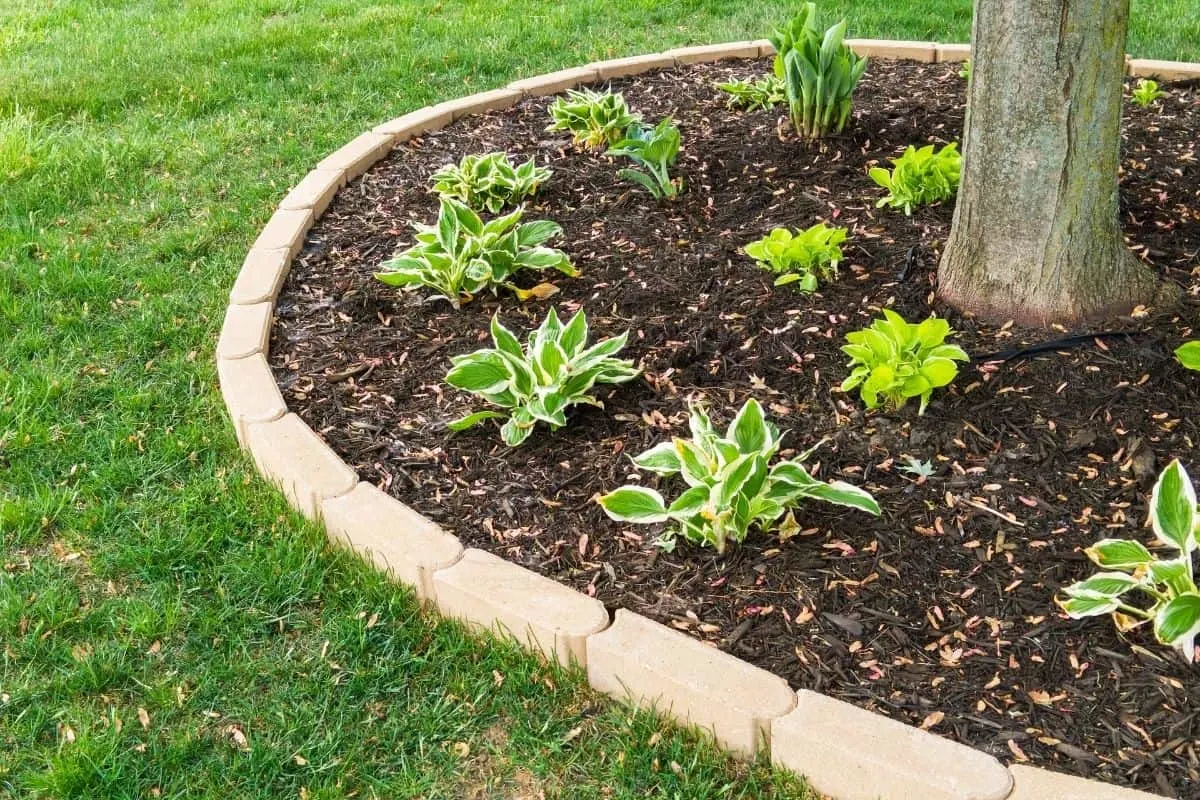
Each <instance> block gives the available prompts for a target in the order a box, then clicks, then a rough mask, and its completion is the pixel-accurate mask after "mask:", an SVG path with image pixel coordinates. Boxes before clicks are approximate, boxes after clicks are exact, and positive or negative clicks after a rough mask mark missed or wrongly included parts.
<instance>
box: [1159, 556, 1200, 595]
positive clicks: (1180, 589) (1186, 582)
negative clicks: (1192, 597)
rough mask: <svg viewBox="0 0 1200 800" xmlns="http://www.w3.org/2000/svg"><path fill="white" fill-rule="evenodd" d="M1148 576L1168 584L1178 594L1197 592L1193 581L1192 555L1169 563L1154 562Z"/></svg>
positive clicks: (1160, 582)
mask: <svg viewBox="0 0 1200 800" xmlns="http://www.w3.org/2000/svg"><path fill="white" fill-rule="evenodd" d="M1148 575H1149V577H1150V580H1152V581H1154V582H1155V583H1159V584H1166V585H1167V587H1168V588H1169V589H1170V590H1171V591H1172V592H1175V593H1176V594H1183V593H1185V592H1195V591H1196V584H1195V582H1194V581H1193V580H1192V557H1191V556H1190V555H1185V556H1181V557H1179V558H1174V559H1171V560H1169V561H1152V562H1150V565H1149V567H1148Z"/></svg>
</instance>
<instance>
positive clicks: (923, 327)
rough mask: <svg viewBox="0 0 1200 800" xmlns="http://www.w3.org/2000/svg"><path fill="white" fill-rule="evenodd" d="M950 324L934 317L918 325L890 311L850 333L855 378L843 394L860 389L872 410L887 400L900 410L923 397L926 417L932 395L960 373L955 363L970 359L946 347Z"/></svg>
mask: <svg viewBox="0 0 1200 800" xmlns="http://www.w3.org/2000/svg"><path fill="white" fill-rule="evenodd" d="M951 332H952V331H951V330H950V325H949V323H947V322H946V320H944V319H938V318H937V317H930V318H929V319H926V320H923V321H922V322H920V323H919V324H914V323H911V322H906V321H905V320H904V317H902V316H900V315H899V314H897V313H896V312H895V311H891V310H890V309H884V310H883V319H877V320H875V321H874V322H872V323H871V327H869V328H863V329H862V330H860V331H852V332H851V333H848V334H846V342H847V344H846V345H845V346H843V347H842V352H843V353H845V354H846V355H848V356H850V364H849V366H850V377H848V378H846V380H845V381H843V382H842V391H843V392H848V391H851V390H852V389H854V388H856V387H858V389H859V396H860V397H861V398H862V400H863V402H864V403H866V406H867V408H877V407H878V406H879V405H880V404H881V403H882V402H883V401H887V403H888V405H890V406H891V407H892V408H900V407H901V406H903V405H904V404H905V403H907V402H908V400H909V398H911V397H919V398H921V409H920V411H919V412H918V413H920V414H924V413H925V407H926V406H927V405H929V398H930V397H932V396H933V390H934V389H937V388H939V387H942V386H945V385H947V384H948V383H950V381H952V380H954V376H955V375H957V374H958V365H957V364H955V363H954V362H956V361H968V360H969V358H968V356H967V354H966V353H965V352H963V349H962V348H961V347H959V346H958V345H953V344H946V337H947V336H949V335H950V333H951Z"/></svg>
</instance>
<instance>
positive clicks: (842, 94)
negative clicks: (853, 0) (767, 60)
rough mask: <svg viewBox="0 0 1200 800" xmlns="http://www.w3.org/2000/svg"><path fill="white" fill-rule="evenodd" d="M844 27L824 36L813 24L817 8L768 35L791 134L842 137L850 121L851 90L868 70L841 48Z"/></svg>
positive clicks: (812, 6) (810, 7) (808, 9)
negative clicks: (790, 121) (773, 46)
mask: <svg viewBox="0 0 1200 800" xmlns="http://www.w3.org/2000/svg"><path fill="white" fill-rule="evenodd" d="M845 37H846V21H845V20H842V21H841V22H839V23H838V24H836V25H834V26H833V27H832V28H829V29H827V30H825V31H822V30H821V29H820V27H819V25H818V23H817V6H816V3H805V4H804V5H803V6H801V8H800V13H798V14H797V15H796V16H795V17H793V18H792V19H791V21H790V22H788V23H787V24H786V25H784V26H783V27H782V28H779V29H778V30H776V31H775V33H774V34H772V35H771V37H770V39H771V44H773V45H775V53H776V55H775V75H776V76H778V77H779V78H780V79H782V80H783V84H784V91H785V95H786V97H787V104H788V115H789V116H790V117H791V120H792V127H793V128H795V129H796V133H798V134H800V135H801V136H805V137H807V138H809V139H819V138H821V137H824V136H828V135H830V134H833V133H841V132H842V130H843V129H845V127H846V122H847V121H848V120H849V119H850V111H851V107H852V99H853V97H854V89H855V87H857V86H858V82H859V80H861V79H862V76H863V73H864V72H866V70H867V59H865V58H859V57H858V56H857V55H855V54H854V51H853V50H851V49H850V48H849V47H848V46H847V45H846V43H845Z"/></svg>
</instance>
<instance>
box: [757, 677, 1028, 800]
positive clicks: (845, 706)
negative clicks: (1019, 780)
mask: <svg viewBox="0 0 1200 800" xmlns="http://www.w3.org/2000/svg"><path fill="white" fill-rule="evenodd" d="M771 760H772V762H774V763H775V764H779V765H782V766H785V767H787V768H788V769H791V770H794V771H796V772H797V773H799V774H801V775H803V776H804V777H805V778H806V779H807V780H808V782H809V784H810V785H811V786H812V788H814V789H816V790H817V791H818V792H823V793H825V794H829V795H832V796H834V797H836V798H838V800H912V799H913V798H919V800H1004V798H1006V797H1008V793H1009V791H1010V790H1011V789H1012V783H1013V779H1012V776H1010V775H1009V773H1008V770H1006V769H1005V768H1004V766H1003V765H1002V764H1001V763H1000V762H999V761H997V760H996V759H994V758H992V757H991V756H989V755H987V754H986V753H982V752H980V751H978V750H975V749H972V748H970V747H967V746H966V745H962V744H959V743H958V742H952V741H950V740H949V739H943V738H942V737H941V736H938V735H936V734H933V733H928V732H927V731H923V730H920V729H918V728H914V727H912V726H910V725H905V724H904V723H903V722H900V721H898V720H894V719H889V718H888V717H885V716H883V715H881V714H876V713H875V712H873V711H868V710H866V709H864V708H859V707H858V706H853V705H850V704H849V703H844V702H842V701H841V700H834V699H833V698H831V697H825V696H824V695H820V694H817V693H816V692H810V691H808V690H801V691H800V692H798V693H797V699H796V710H795V711H793V712H792V713H790V714H788V715H787V716H786V717H782V718H780V719H777V720H775V722H774V723H773V724H772V726H771ZM1042 800H1049V796H1046V797H1044V798H1043V799H1042Z"/></svg>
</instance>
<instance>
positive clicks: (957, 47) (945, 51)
mask: <svg viewBox="0 0 1200 800" xmlns="http://www.w3.org/2000/svg"><path fill="white" fill-rule="evenodd" d="M936 53H937V60H938V61H939V62H942V61H966V60H967V59H969V58H970V57H971V45H969V44H938V46H937V51H936Z"/></svg>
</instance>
